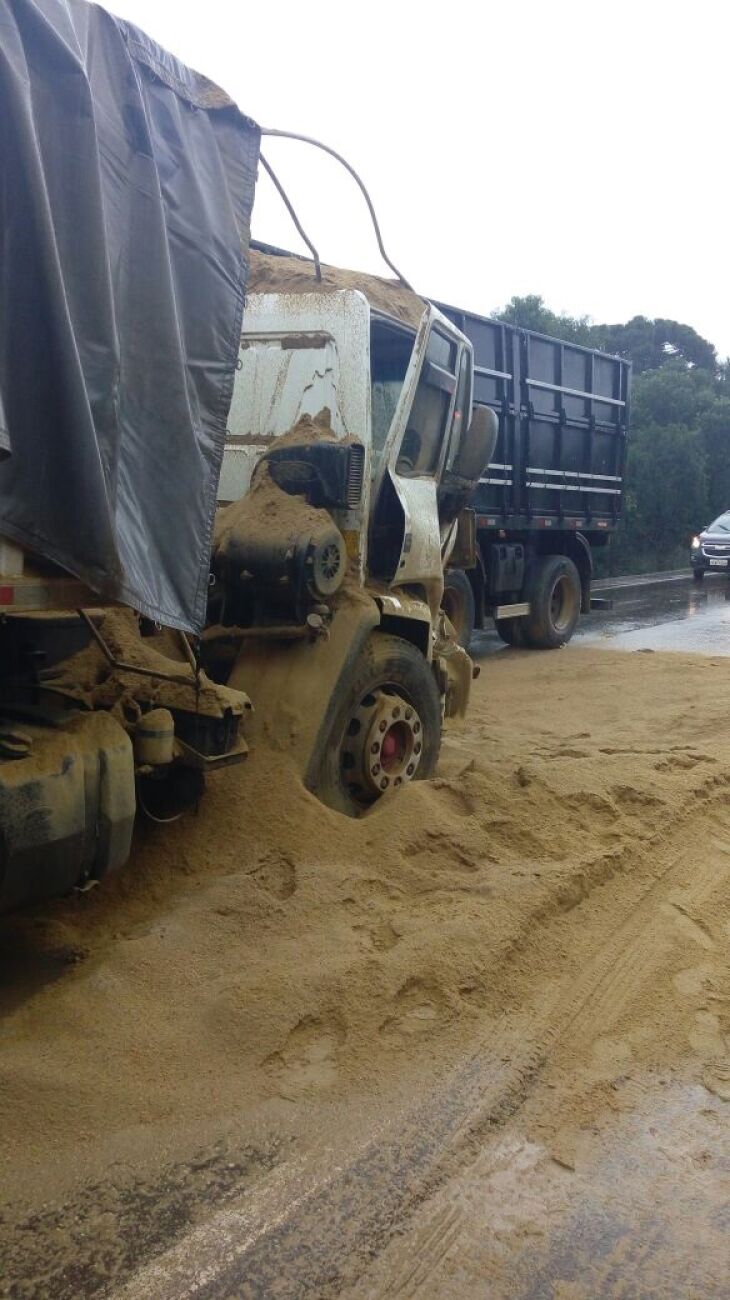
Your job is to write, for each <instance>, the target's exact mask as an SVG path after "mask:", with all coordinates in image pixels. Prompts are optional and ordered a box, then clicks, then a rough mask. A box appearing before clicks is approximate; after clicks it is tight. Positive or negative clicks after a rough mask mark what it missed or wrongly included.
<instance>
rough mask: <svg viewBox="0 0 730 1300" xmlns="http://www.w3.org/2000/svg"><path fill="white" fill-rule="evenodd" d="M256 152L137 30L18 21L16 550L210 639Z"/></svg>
mask: <svg viewBox="0 0 730 1300" xmlns="http://www.w3.org/2000/svg"><path fill="white" fill-rule="evenodd" d="M202 17H203V11H201V18H202ZM258 150H259V130H258V128H257V127H256V126H255V124H254V123H253V122H251V121H250V120H249V119H247V118H245V117H243V116H242V114H241V113H240V112H239V110H238V109H237V108H236V107H235V105H234V104H233V103H232V102H231V101H230V100H229V99H228V98H227V96H226V95H224V94H223V92H222V91H220V90H219V89H218V88H217V87H215V86H213V85H212V83H211V82H208V81H206V80H205V79H204V78H202V77H200V76H198V75H197V74H196V73H193V72H191V71H190V70H189V69H188V68H185V67H184V66H183V65H182V64H180V63H179V62H177V60H175V59H174V58H172V57H171V56H170V55H169V54H167V53H166V52H165V51H164V50H161V49H160V48H159V47H158V46H155V45H154V44H153V43H152V42H151V41H150V40H149V39H148V38H147V37H146V36H145V35H144V34H143V33H142V32H140V31H138V30H137V29H136V28H134V27H131V26H130V25H128V24H126V23H123V22H121V21H119V20H117V19H114V18H112V17H111V16H110V15H109V14H107V13H106V12H105V11H104V10H102V9H99V8H98V7H96V6H92V5H88V4H86V3H85V0H0V452H4V453H5V459H4V460H3V463H2V464H1V465H0V533H3V534H4V535H6V536H7V537H9V538H12V539H14V540H16V541H18V542H20V543H21V544H23V545H26V546H29V547H31V548H33V549H34V550H36V551H38V552H40V553H41V554H42V555H44V556H45V557H46V558H48V559H50V560H53V561H55V562H57V563H59V564H61V565H63V566H64V568H66V569H69V570H70V571H71V572H72V573H75V574H76V575H77V576H78V577H80V578H82V579H83V580H84V581H85V582H87V583H88V584H89V585H90V586H92V587H93V588H94V589H95V590H97V591H99V592H100V593H102V594H104V595H106V596H109V597H112V598H114V599H117V600H121V601H124V602H125V603H127V604H130V605H132V606H133V607H134V608H136V609H138V610H140V611H141V612H142V613H144V614H147V615H148V616H149V617H151V618H154V619H159V620H160V621H161V622H163V623H166V624H170V625H172V626H177V627H183V628H186V629H188V630H193V631H197V630H199V629H200V627H201V626H202V623H203V620H204V616H205V603H206V588H207V578H208V562H209V549H210V538H211V531H212V523H213V514H214V510H215V496H216V488H217V483H218V475H219V470H220V461H221V456H222V452H223V440H224V437H225V426H226V419H227V416H228V409H229V406H230V401H231V393H232V388H233V376H234V370H235V365H236V358H237V351H238V339H239V335H240V328H241V314H242V309H243V297H244V289H245V275H246V258H245V254H246V250H247V248H248V240H249V234H250V216H251V208H252V206H253V194H254V184H255V178H256V168H257V163H258ZM8 451H9V455H8V454H7V453H8Z"/></svg>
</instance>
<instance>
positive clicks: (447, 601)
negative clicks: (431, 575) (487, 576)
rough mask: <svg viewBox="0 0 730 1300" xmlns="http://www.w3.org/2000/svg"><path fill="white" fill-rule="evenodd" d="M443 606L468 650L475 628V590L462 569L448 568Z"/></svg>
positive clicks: (458, 639)
mask: <svg viewBox="0 0 730 1300" xmlns="http://www.w3.org/2000/svg"><path fill="white" fill-rule="evenodd" d="M441 608H442V609H443V611H444V613H445V615H446V617H447V618H448V620H449V622H450V623H451V624H452V626H453V628H454V631H455V632H456V639H457V641H458V642H459V645H460V646H463V648H464V649H465V650H468V649H469V642H470V641H471V634H472V632H473V630H474V592H473V591H472V589H471V583H470V581H469V579H468V578H467V576H466V574H465V573H464V571H463V570H462V569H447V570H446V572H445V574H444V594H443V596H442V597H441Z"/></svg>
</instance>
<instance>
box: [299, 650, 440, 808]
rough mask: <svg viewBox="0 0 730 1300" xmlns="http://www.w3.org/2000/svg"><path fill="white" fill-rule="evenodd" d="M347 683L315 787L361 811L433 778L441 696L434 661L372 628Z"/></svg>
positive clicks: (330, 800)
mask: <svg viewBox="0 0 730 1300" xmlns="http://www.w3.org/2000/svg"><path fill="white" fill-rule="evenodd" d="M340 689H341V694H342V699H341V700H340V701H339V703H338V707H337V712H336V715H335V721H334V723H333V725H332V730H331V732H330V737H329V741H328V743H327V745H326V748H325V753H324V757H323V760H322V766H321V769H320V773H319V778H318V780H317V783H316V792H317V794H318V795H319V797H320V799H322V801H323V802H324V803H326V804H328V805H329V806H330V807H331V808H335V809H337V811H338V812H343V813H346V814H347V815H348V816H350V817H357V816H360V815H361V814H362V813H364V812H366V811H367V810H368V809H369V808H371V807H372V806H373V804H374V803H376V802H377V800H378V799H379V798H380V797H381V796H382V795H384V794H385V793H386V792H389V791H391V790H398V789H401V788H402V787H403V786H404V785H407V784H408V783H409V782H410V781H413V780H423V779H425V778H427V777H430V776H433V774H434V772H435V771H436V765H437V763H438V757H439V751H440V749H441V699H440V696H439V691H438V686H437V684H436V679H435V677H434V674H433V671H432V669H431V665H430V664H429V663H428V662H427V660H426V659H425V658H424V656H423V654H422V653H421V651H420V650H418V649H416V647H415V646H414V645H411V643H410V642H409V641H404V640H403V639H402V638H401V637H398V636H391V635H389V634H388V633H384V632H373V633H371V635H370V636H369V637H368V640H367V641H366V643H365V646H364V647H363V650H362V652H361V654H360V658H359V660H358V662H357V665H356V667H355V671H354V673H353V674H352V675H351V676H350V677H349V678H348V680H347V682H346V683H345V684H344V686H343V687H341V688H340Z"/></svg>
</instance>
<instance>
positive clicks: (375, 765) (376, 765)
mask: <svg viewBox="0 0 730 1300" xmlns="http://www.w3.org/2000/svg"><path fill="white" fill-rule="evenodd" d="M370 771H371V772H372V774H373V776H377V775H378V772H379V771H380V763H373V765H372V767H371V768H370Z"/></svg>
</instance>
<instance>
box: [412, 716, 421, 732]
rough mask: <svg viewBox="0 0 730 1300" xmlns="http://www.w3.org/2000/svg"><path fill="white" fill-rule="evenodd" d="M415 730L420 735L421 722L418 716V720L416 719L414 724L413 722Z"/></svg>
mask: <svg viewBox="0 0 730 1300" xmlns="http://www.w3.org/2000/svg"><path fill="white" fill-rule="evenodd" d="M413 730H414V732H415V734H416V735H418V733H419V731H420V730H421V724H420V722H419V721H418V718H416V721H415V722H414V724H413Z"/></svg>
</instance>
